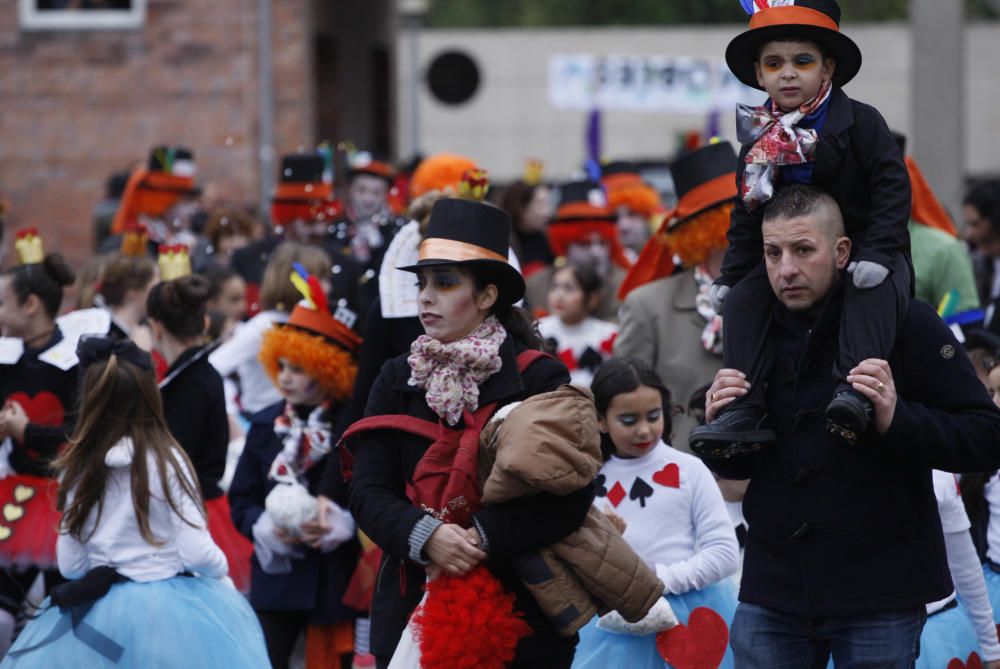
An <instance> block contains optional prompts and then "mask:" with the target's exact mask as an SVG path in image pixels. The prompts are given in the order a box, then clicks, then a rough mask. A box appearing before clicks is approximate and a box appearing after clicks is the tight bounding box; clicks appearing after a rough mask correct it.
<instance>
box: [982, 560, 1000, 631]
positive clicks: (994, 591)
mask: <svg viewBox="0 0 1000 669" xmlns="http://www.w3.org/2000/svg"><path fill="white" fill-rule="evenodd" d="M983 577H984V578H985V579H986V591H987V592H988V593H989V596H990V605H991V606H992V607H993V622H995V623H1000V574H998V573H996V572H995V571H993V569H991V568H990V565H989V564H984V565H983Z"/></svg>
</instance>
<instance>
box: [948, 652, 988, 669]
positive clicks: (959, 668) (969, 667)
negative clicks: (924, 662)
mask: <svg viewBox="0 0 1000 669" xmlns="http://www.w3.org/2000/svg"><path fill="white" fill-rule="evenodd" d="M948 669H983V661H982V660H981V659H979V654H978V653H973V654H972V655H970V656H969V658H968V659H967V660H966V661H965V662H962V661H961V660H960V659H958V658H957V657H956V658H952V659H951V660H950V661H949V662H948Z"/></svg>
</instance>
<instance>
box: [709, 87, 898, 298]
mask: <svg viewBox="0 0 1000 669" xmlns="http://www.w3.org/2000/svg"><path fill="white" fill-rule="evenodd" d="M829 104H830V107H829V110H828V111H827V117H826V122H825V123H824V125H823V128H822V129H821V130H820V132H819V141H818V142H817V144H816V156H815V163H814V164H813V174H812V185H813V186H816V187H817V188H821V189H823V190H824V191H826V192H827V193H829V194H830V195H831V196H832V197H833V198H834V199H835V200H836V201H837V204H839V205H840V210H841V212H842V213H843V215H844V227H845V228H846V230H847V235H848V236H849V237H850V238H851V241H852V242H853V248H852V252H851V258H852V260H869V261H873V262H877V263H878V264H880V265H883V266H885V267H888V268H890V269H892V266H893V257H894V256H895V255H896V254H897V253H902V254H903V255H904V256H906V258H907V259H908V260H907V262H908V263H909V264H911V265H912V262H911V261H910V260H909V257H910V233H909V231H908V229H907V227H906V226H907V224H908V223H909V221H910V204H911V203H910V177H909V175H908V174H907V171H906V165H905V164H904V162H903V154H902V152H901V151H900V150H899V145H898V144H897V143H896V140H895V138H894V137H893V136H892V133H891V132H890V131H889V127H888V126H887V125H886V123H885V119H884V118H882V115H881V114H880V113H879V112H878V110H877V109H875V108H874V107H871V106H869V105H866V104H864V103H863V102H857V101H856V100H852V99H851V98H849V97H847V95H846V94H845V93H844V92H843V91H842V90H840V89H839V88H834V89H833V92H832V93H831V94H830V103H829ZM751 148H752V145H750V144H747V145H744V146H743V147H742V148H741V149H740V157H739V162H738V164H737V167H736V185H737V192H738V193H739V192H742V189H741V184H742V183H743V172H744V170H745V168H746V163H745V162H744V159H745V158H746V155H747V153H748V152H749V151H750V149H751ZM779 178H780V170H779ZM775 187H776V188H780V184H778V183H776V184H775ZM765 208H766V207H763V206H762V207H758V208H757V209H754V210H753V211H749V210H748V209H747V208H746V206H745V205H744V204H743V202H742V200H741V199H740V198H739V197H737V198H736V205H735V206H734V207H733V213H732V222H731V224H730V227H729V234H728V235H727V236H728V238H729V248H728V249H727V250H726V256H725V259H724V260H723V262H722V276H721V277H720V278H719V279H718V282H719V283H721V284H724V285H726V286H733V285H736V282H738V281H739V280H740V279H742V278H743V277H744V276H746V274H747V273H748V272H749V271H750V270H751V269H753V268H754V266H756V265H757V264H758V263H760V262H761V260H762V259H763V248H764V242H763V239H762V235H761V221H762V220H763V215H764V209H765ZM910 276H913V270H912V268H911V269H910Z"/></svg>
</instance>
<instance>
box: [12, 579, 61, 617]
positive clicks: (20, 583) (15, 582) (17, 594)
mask: <svg viewBox="0 0 1000 669" xmlns="http://www.w3.org/2000/svg"><path fill="white" fill-rule="evenodd" d="M40 571H41V570H40V569H38V567H27V568H25V569H16V568H13V567H9V568H7V569H0V609H3V610H4V611H6V612H7V613H10V614H11V615H12V616H14V617H17V616H18V614H19V613H20V612H21V609H22V607H23V605H24V600H25V599H26V598H27V597H28V590H30V589H31V584H32V583H34V582H35V579H36V578H37V577H38V573H39V572H40ZM44 574H45V575H44V578H45V593H46V594H48V593H49V591H50V590H51V589H52V588H53V587H55V586H57V585H59V584H60V583H63V582H65V581H66V579H64V578H63V577H62V576H61V575H60V574H59V572H58V571H55V570H54V569H53V570H50V571H46V572H45V573H44Z"/></svg>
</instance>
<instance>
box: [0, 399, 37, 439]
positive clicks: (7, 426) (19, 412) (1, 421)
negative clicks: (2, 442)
mask: <svg viewBox="0 0 1000 669" xmlns="http://www.w3.org/2000/svg"><path fill="white" fill-rule="evenodd" d="M29 422H30V421H29V420H28V414H27V413H25V411H24V407H22V406H21V405H20V404H19V403H17V402H7V404H6V405H4V408H3V411H2V412H0V433H3V434H5V435H7V436H10V437H13V438H14V439H15V440H17V441H19V442H23V441H24V430H25V429H26V428H27V427H28V423H29Z"/></svg>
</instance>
